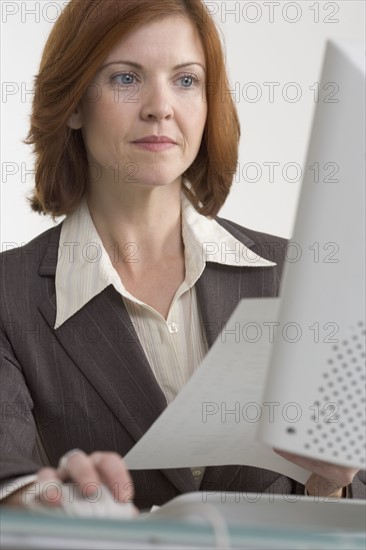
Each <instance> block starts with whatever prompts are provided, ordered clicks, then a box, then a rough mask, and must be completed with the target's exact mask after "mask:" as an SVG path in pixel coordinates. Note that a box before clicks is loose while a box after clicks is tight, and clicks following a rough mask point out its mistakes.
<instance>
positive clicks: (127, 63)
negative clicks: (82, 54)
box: [98, 59, 206, 73]
mask: <svg viewBox="0 0 366 550" xmlns="http://www.w3.org/2000/svg"><path fill="white" fill-rule="evenodd" d="M118 64H123V65H130V66H131V67H135V69H139V70H141V69H143V66H142V65H140V64H139V63H135V62H134V61H125V60H122V59H120V60H118V61H110V62H109V63H106V64H105V65H103V66H102V67H101V68H100V69H99V71H98V73H99V72H101V71H102V70H104V69H105V68H106V67H108V66H109V65H118ZM192 65H199V66H200V67H201V68H202V69H203V71H204V72H206V69H205V67H204V66H203V65H202V63H198V62H197V61H189V62H187V63H180V64H179V65H176V66H175V67H173V71H176V70H177V69H182V68H183V67H190V66H192Z"/></svg>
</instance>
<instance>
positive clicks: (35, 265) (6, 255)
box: [0, 222, 62, 282]
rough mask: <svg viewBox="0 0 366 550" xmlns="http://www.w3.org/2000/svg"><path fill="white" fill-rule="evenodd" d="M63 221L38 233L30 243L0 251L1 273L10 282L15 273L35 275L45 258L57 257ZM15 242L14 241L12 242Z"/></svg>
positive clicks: (2, 277) (19, 277) (20, 276)
mask: <svg viewBox="0 0 366 550" xmlns="http://www.w3.org/2000/svg"><path fill="white" fill-rule="evenodd" d="M61 226H62V222H61V223H59V224H58V225H56V226H55V227H51V228H50V229H47V230H46V231H44V232H43V233H41V234H40V235H37V236H36V237H34V239H32V240H31V241H29V242H28V243H26V244H24V245H22V246H17V247H14V246H13V247H11V248H8V249H6V250H4V251H3V252H1V253H0V275H1V279H2V280H3V281H4V278H5V279H6V280H7V281H8V282H10V280H11V278H12V277H14V275H15V274H16V275H17V278H18V280H20V279H22V274H26V275H28V277H35V276H36V275H37V273H38V269H39V266H40V265H41V263H42V261H43V260H44V258H45V257H46V258H48V259H49V260H51V258H52V259H53V261H54V258H57V254H58V248H59V241H60V232H61ZM11 244H13V243H11Z"/></svg>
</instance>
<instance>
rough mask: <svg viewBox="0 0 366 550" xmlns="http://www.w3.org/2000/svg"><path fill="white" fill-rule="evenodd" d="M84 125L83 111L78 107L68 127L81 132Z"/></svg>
mask: <svg viewBox="0 0 366 550" xmlns="http://www.w3.org/2000/svg"><path fill="white" fill-rule="evenodd" d="M82 125H83V121H82V116H81V109H80V105H78V106H77V107H76V109H75V111H74V112H73V113H72V115H71V117H70V118H69V121H68V123H67V126H69V127H70V128H72V129H73V130H79V128H81V127H82Z"/></svg>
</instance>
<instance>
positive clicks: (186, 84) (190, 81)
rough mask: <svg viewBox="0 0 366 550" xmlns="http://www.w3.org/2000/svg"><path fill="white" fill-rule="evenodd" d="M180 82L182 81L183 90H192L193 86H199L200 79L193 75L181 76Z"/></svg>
mask: <svg viewBox="0 0 366 550" xmlns="http://www.w3.org/2000/svg"><path fill="white" fill-rule="evenodd" d="M178 80H180V82H181V85H182V86H183V88H192V87H193V86H197V85H198V84H199V81H198V78H197V77H195V76H193V75H191V74H186V75H184V76H181V77H180V78H179V79H178Z"/></svg>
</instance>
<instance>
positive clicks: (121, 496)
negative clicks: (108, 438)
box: [90, 452, 134, 502]
mask: <svg viewBox="0 0 366 550" xmlns="http://www.w3.org/2000/svg"><path fill="white" fill-rule="evenodd" d="M90 458H91V460H92V461H93V463H94V464H95V465H96V467H97V469H98V472H99V475H100V477H101V479H102V481H103V483H105V485H106V486H107V487H108V488H109V490H110V491H111V493H112V494H113V496H114V498H115V500H116V501H117V502H132V500H133V497H134V487H133V482H132V478H131V476H130V474H129V472H128V470H127V467H126V465H125V463H124V462H123V459H122V457H121V456H120V455H119V454H118V453H109V452H103V453H102V452H95V453H92V454H91V455H90Z"/></svg>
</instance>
